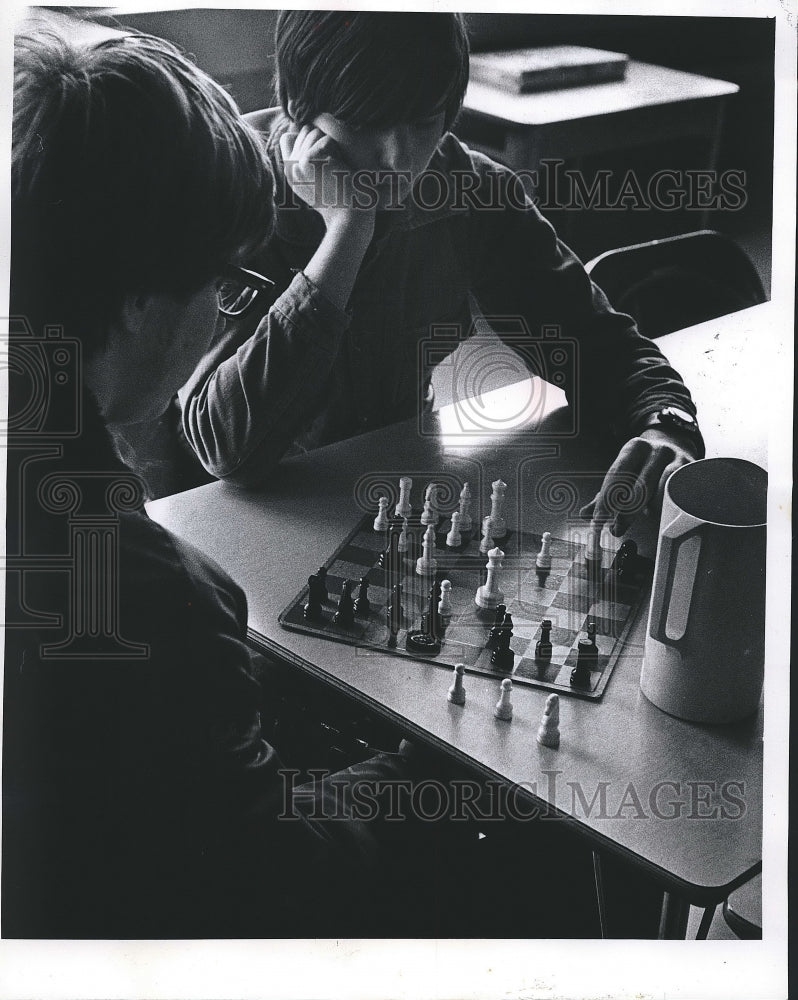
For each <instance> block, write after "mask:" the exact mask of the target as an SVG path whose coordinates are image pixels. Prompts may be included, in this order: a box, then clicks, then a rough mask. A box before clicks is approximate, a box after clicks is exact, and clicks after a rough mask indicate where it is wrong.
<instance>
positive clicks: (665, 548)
mask: <svg viewBox="0 0 798 1000" xmlns="http://www.w3.org/2000/svg"><path fill="white" fill-rule="evenodd" d="M690 538H696V539H697V540H698V548H697V549H696V550H695V553H694V554H693V557H692V559H691V560H690V562H691V565H690V563H688V565H689V566H690V569H691V570H692V574H691V577H690V579H689V580H685V581H682V584H683V586H684V588H685V590H684V593H683V594H681V595H680V600H681V601H682V602H683V606H684V609H685V624H684V628H683V629H682V634H681V635H680V636H679V638H678V639H674V638H672V637H670V636H669V635H668V634H667V632H666V626H667V620H668V611H669V610H670V605H671V600H672V598H673V581H674V578H675V576H676V567H677V566H678V564H679V552H680V550H681V547H682V545H684V543H685V542H686V541H687V540H688V539H690ZM700 551H701V525H700V524H698V525H696V523H695V519H694V518H692V517H690V515H689V514H685V513H684V512H683V511H680V512H679V513H678V514H677V515H676V517H674V519H673V520H672V521H671V522H670V524H667V525H666V526H665V527H664V528H663V529H662V534H661V536H660V543H659V552H658V554H657V575H656V577H655V579H654V589H653V592H652V594H651V608H652V611H653V609H654V608H658V609H659V611H658V613H657V614H656V616H655V615H654V614H652V616H651V627H650V629H649V631H650V633H651V637H652V639H656V640H657V641H658V642H662V643H664V644H665V645H667V646H678V645H679V643H680V641H681V640H682V638H683V637H684V633H685V632H686V631H687V619H688V618H689V614H690V606H691V604H692V602H693V587H694V586H695V577H696V569H697V567H698V556H699V553H700Z"/></svg>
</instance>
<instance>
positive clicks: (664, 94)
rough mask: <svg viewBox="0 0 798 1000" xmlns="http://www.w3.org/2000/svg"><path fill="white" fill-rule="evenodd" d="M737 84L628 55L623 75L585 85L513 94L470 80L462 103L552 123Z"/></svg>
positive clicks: (732, 89) (726, 91)
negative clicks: (636, 59) (632, 58)
mask: <svg viewBox="0 0 798 1000" xmlns="http://www.w3.org/2000/svg"><path fill="white" fill-rule="evenodd" d="M739 89H740V88H739V87H738V86H737V84H736V83H730V82H728V81H727V80H713V79H712V78H711V77H707V76H699V75H697V74H696V73H685V72H683V71H682V70H677V69H669V68H668V67H666V66H654V65H652V64H651V63H642V62H636V61H634V60H631V61H630V62H629V64H628V66H627V70H626V78H625V79H624V80H617V81H612V82H607V83H595V84H591V85H589V86H586V87H567V88H565V89H561V90H546V91H542V92H540V93H535V94H511V93H508V92H507V91H504V90H500V89H499V88H496V87H491V86H489V85H487V84H484V83H478V82H471V83H469V85H468V90H467V91H466V95H465V101H464V104H463V106H464V108H465V109H466V110H467V111H476V112H478V113H480V114H483V115H489V116H490V117H492V118H500V119H501V120H502V121H506V122H511V123H513V124H515V125H551V124H554V123H556V122H564V121H572V120H574V119H577V118H592V117H594V116H599V115H611V114H617V113H619V112H624V111H634V110H637V109H639V108H648V107H656V106H657V105H660V104H674V103H677V102H680V101H697V100H705V99H706V98H712V97H727V96H729V95H730V94H736V93H737V91H738V90H739Z"/></svg>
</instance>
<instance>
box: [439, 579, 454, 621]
mask: <svg viewBox="0 0 798 1000" xmlns="http://www.w3.org/2000/svg"><path fill="white" fill-rule="evenodd" d="M438 614H439V615H440V616H441V618H444V619H451V617H452V581H451V580H442V581H441V599H440V602H439V603H438ZM447 624H448V623H447Z"/></svg>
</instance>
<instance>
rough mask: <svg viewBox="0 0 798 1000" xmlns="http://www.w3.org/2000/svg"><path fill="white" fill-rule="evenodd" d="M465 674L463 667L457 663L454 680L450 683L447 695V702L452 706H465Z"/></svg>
mask: <svg viewBox="0 0 798 1000" xmlns="http://www.w3.org/2000/svg"><path fill="white" fill-rule="evenodd" d="M464 673H465V665H464V664H462V663H458V664H456V665H455V668H454V680H453V681H452V686H451V687H450V688H449V693H448V695H447V697H448V700H449V701H450V702H451V703H452V704H453V705H465V700H466V696H465V688H464V687H463V674H464Z"/></svg>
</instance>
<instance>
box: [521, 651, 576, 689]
mask: <svg viewBox="0 0 798 1000" xmlns="http://www.w3.org/2000/svg"><path fill="white" fill-rule="evenodd" d="M532 649H533V650H534V646H533V647H532ZM562 671H563V665H562V663H559V662H556V661H555V660H554V659H552V660H551V662H550V663H538V661H537V660H535V659H534V657H532V658H530V657H529V656H522V657H521V659H520V660H518V662H517V663H516V665H515V670H514V671H513V676H516V677H528V678H529V680H531V681H541V682H543V683H546V684H555V683H556V682H557V678H558V677H559V676H560V674H561V673H562ZM566 682H567V678H566Z"/></svg>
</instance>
